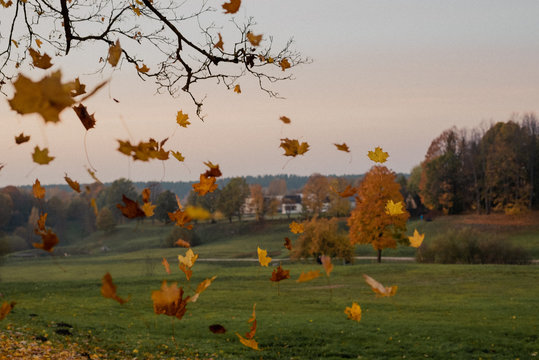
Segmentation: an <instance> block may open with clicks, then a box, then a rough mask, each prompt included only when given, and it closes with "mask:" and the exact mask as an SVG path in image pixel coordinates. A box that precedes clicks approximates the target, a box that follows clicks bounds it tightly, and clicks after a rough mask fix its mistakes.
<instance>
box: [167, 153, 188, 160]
mask: <svg viewBox="0 0 539 360" xmlns="http://www.w3.org/2000/svg"><path fill="white" fill-rule="evenodd" d="M170 153H171V154H172V156H174V157H175V158H176V160H178V161H179V162H183V161H184V160H185V157H184V156H183V155H182V153H181V152H179V151H171V152H170Z"/></svg>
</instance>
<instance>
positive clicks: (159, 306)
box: [152, 281, 189, 320]
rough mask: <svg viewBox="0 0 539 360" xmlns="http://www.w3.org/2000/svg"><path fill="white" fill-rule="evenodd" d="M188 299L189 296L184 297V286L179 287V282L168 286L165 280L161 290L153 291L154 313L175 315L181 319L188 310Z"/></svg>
mask: <svg viewBox="0 0 539 360" xmlns="http://www.w3.org/2000/svg"><path fill="white" fill-rule="evenodd" d="M188 300H189V296H187V297H186V298H185V299H184V298H183V288H181V287H180V288H179V289H178V286H177V283H172V285H170V286H167V282H166V281H163V283H162V284H161V289H160V290H155V291H152V301H153V311H154V313H156V314H164V315H168V316H174V317H176V318H178V319H179V320H181V319H182V317H183V316H184V315H185V312H186V311H187V308H186V306H187V303H188Z"/></svg>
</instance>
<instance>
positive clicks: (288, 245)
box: [284, 237, 292, 250]
mask: <svg viewBox="0 0 539 360" xmlns="http://www.w3.org/2000/svg"><path fill="white" fill-rule="evenodd" d="M284 247H285V248H287V249H288V250H292V241H290V239H289V238H287V237H285V238H284Z"/></svg>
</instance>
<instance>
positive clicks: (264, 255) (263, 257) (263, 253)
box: [256, 247, 271, 266]
mask: <svg viewBox="0 0 539 360" xmlns="http://www.w3.org/2000/svg"><path fill="white" fill-rule="evenodd" d="M256 251H257V253H258V262H259V263H260V265H261V266H268V264H269V263H270V262H271V258H270V257H269V256H268V251H267V250H262V249H261V248H259V247H257V248H256Z"/></svg>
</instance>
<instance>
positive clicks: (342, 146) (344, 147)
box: [333, 143, 350, 153]
mask: <svg viewBox="0 0 539 360" xmlns="http://www.w3.org/2000/svg"><path fill="white" fill-rule="evenodd" d="M333 145H335V146H336V147H337V150H340V151H344V152H347V153H349V152H350V148H349V147H348V145H346V143H342V144H333Z"/></svg>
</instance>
